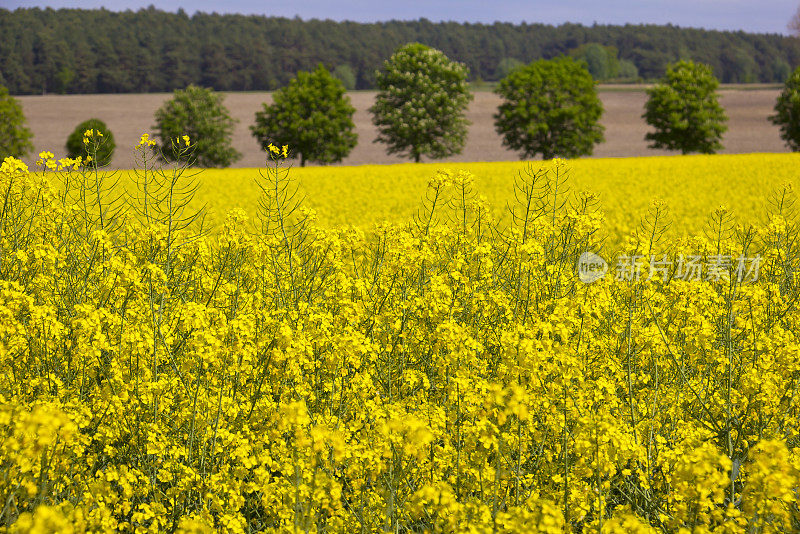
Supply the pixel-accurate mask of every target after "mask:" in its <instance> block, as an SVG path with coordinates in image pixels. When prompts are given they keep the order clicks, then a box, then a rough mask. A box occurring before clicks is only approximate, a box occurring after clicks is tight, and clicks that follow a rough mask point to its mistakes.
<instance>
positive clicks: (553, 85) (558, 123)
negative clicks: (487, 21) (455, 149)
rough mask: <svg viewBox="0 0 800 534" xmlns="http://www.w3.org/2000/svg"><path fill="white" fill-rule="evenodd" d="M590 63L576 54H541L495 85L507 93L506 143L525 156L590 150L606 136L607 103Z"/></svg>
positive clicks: (501, 116) (503, 109)
mask: <svg viewBox="0 0 800 534" xmlns="http://www.w3.org/2000/svg"><path fill="white" fill-rule="evenodd" d="M584 65H585V64H584V63H582V62H578V61H575V60H574V59H572V58H570V57H560V58H556V59H540V60H539V61H534V62H533V63H531V64H530V65H527V66H525V67H520V68H518V69H516V70H514V71H512V72H511V74H509V75H508V77H506V78H504V79H503V80H502V81H501V82H500V85H499V86H498V87H497V90H496V91H495V92H496V93H497V94H499V95H500V96H501V97H502V98H503V103H502V104H500V107H499V108H498V110H497V114H496V115H495V128H496V130H497V133H499V134H500V135H502V136H503V145H504V146H507V147H509V148H511V149H513V150H518V151H520V152H521V153H522V156H523V157H529V156H535V155H536V154H541V155H542V157H543V158H544V159H550V158H553V157H556V156H561V157H568V158H573V157H577V156H583V155H590V154H591V153H592V151H593V149H594V145H595V144H596V143H599V142H602V141H603V127H602V126H601V125H600V123H599V120H600V116H601V115H602V114H603V105H602V104H601V103H600V98H599V97H598V96H597V89H596V88H595V85H594V80H593V79H592V76H591V74H589V71H587V70H586V69H585V68H584Z"/></svg>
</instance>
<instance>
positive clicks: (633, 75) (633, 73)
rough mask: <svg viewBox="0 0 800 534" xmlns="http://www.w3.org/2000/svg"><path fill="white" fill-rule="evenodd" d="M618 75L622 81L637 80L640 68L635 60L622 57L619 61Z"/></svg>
mask: <svg viewBox="0 0 800 534" xmlns="http://www.w3.org/2000/svg"><path fill="white" fill-rule="evenodd" d="M617 77H618V78H619V79H620V80H621V81H631V82H635V81H637V80H638V79H639V69H637V68H636V65H635V64H634V63H633V61H629V60H627V59H621V60H620V61H619V72H618V73H617Z"/></svg>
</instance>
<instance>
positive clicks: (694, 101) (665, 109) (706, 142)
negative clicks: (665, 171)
mask: <svg viewBox="0 0 800 534" xmlns="http://www.w3.org/2000/svg"><path fill="white" fill-rule="evenodd" d="M718 86H719V81H717V79H716V78H715V77H714V75H713V74H712V72H711V68H710V67H709V66H708V65H703V64H701V63H694V62H692V61H678V62H677V63H675V64H673V65H670V66H669V68H668V69H667V74H666V76H664V78H662V80H661V82H660V83H658V84H656V85H655V86H653V87H651V88H650V89H648V90H647V95H648V99H647V103H646V104H645V113H644V115H643V117H644V119H645V121H647V124H649V125H650V126H652V127H653V128H655V131H654V132H648V133H647V134H646V135H645V140H647V141H652V144H651V145H650V148H666V149H668V150H680V151H681V152H682V153H684V154H688V153H690V152H700V153H702V154H713V153H715V152H716V151H717V150H720V149H722V143H721V140H722V134H723V133H725V131H726V130H727V129H728V128H727V126H726V125H725V122H726V121H727V120H728V117H727V116H726V115H725V110H723V109H722V106H720V104H719V102H718V100H717V93H716V91H717V87H718Z"/></svg>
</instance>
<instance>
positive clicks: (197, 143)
mask: <svg viewBox="0 0 800 534" xmlns="http://www.w3.org/2000/svg"><path fill="white" fill-rule="evenodd" d="M222 100H223V96H222V95H220V94H218V93H215V92H214V91H213V90H212V89H204V88H202V87H198V86H196V85H189V86H188V87H187V88H186V89H184V90H180V89H176V90H175V92H174V93H173V97H172V100H168V101H167V102H165V103H164V105H163V106H161V107H160V108H159V109H158V111H156V114H155V119H156V125H155V126H154V128H155V129H156V131H157V135H158V136H159V138H160V139H161V154H162V157H163V158H164V159H166V160H172V161H174V160H176V159H178V157H179V156H178V155H179V152H178V151H177V150H175V148H176V146H175V144H176V143H175V140H176V139H178V138H180V137H182V136H184V135H188V136H189V139H191V142H192V144H193V150H192V151H191V152H190V153H191V158H192V161H191V163H192V164H194V165H198V166H201V167H227V166H229V165H230V164H231V163H233V162H234V161H236V160H238V159H239V158H241V157H242V155H241V154H240V153H239V152H237V151H236V150H235V149H234V148H233V147H232V146H231V137H232V135H233V127H234V125H235V124H236V122H237V121H236V120H235V119H233V118H231V116H230V113H229V112H228V109H227V108H226V107H225V106H223V105H222ZM180 153H186V152H185V151H183V152H180Z"/></svg>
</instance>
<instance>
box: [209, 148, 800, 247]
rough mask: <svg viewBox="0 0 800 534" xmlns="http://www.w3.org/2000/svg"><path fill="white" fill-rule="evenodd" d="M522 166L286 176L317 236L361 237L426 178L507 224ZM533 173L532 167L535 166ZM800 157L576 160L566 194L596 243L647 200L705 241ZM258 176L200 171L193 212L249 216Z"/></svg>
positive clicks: (799, 177) (743, 218) (618, 230)
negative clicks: (471, 196)
mask: <svg viewBox="0 0 800 534" xmlns="http://www.w3.org/2000/svg"><path fill="white" fill-rule="evenodd" d="M529 165H530V164H529V163H525V162H492V163H458V164H442V163H425V164H413V163H408V164H399V165H363V166H358V167H305V168H300V167H298V168H293V169H292V170H291V174H292V177H293V179H295V180H297V182H298V183H299V186H300V194H301V195H304V196H305V201H304V205H305V206H306V207H308V208H309V209H313V210H314V212H315V215H316V217H317V222H318V223H319V224H320V225H321V226H324V227H335V226H346V225H353V226H358V227H360V228H363V229H365V230H367V229H369V228H371V227H372V226H373V225H375V224H379V223H382V222H393V223H402V222H404V221H407V220H409V219H410V218H411V217H412V216H413V215H414V214H415V213H416V211H417V209H418V208H419V200H420V198H422V196H423V195H424V194H425V190H426V188H427V184H428V180H429V178H430V177H431V176H432V175H433V174H435V173H436V172H437V171H439V170H442V169H449V170H451V171H457V170H465V171H468V172H470V173H471V174H472V175H473V176H474V189H475V192H476V194H477V195H478V196H483V197H485V199H486V201H487V204H488V206H489V207H490V208H491V210H492V213H493V215H494V216H495V217H497V218H498V219H503V220H506V219H505V218H506V217H507V214H508V213H507V209H506V206H507V204H508V203H509V202H511V201H513V200H514V195H513V183H514V178H515V177H516V176H517V175H518V174H519V173H524V172H525V170H526V169H527V167H528V166H529ZM533 165H534V169H535V166H536V165H537V164H536V163H535V162H534V163H533ZM798 167H800V155H798V154H747V155H713V156H706V155H699V156H681V157H677V156H656V157H641V158H607V159H579V160H574V161H570V162H569V172H570V176H569V180H568V182H567V183H566V184H565V185H566V187H568V188H569V190H570V191H571V192H572V193H580V192H581V191H590V192H592V193H594V194H596V195H597V198H598V200H599V202H600V204H601V208H602V212H603V214H604V219H605V221H604V224H603V227H602V229H601V232H602V233H603V235H605V236H606V237H607V238H609V239H611V241H615V242H616V241H618V238H619V236H622V235H626V234H627V233H629V232H630V231H632V230H633V229H635V228H636V226H637V225H638V224H639V221H640V219H641V217H642V216H643V215H644V214H645V213H646V212H647V209H648V208H649V205H650V203H651V202H652V201H653V200H656V199H660V200H662V201H663V202H664V203H665V205H666V206H667V207H668V209H669V212H670V217H671V221H672V225H671V228H670V229H669V231H668V235H669V236H673V237H683V236H688V235H693V234H698V233H701V232H702V231H703V227H704V225H705V222H706V219H707V217H708V216H709V215H710V214H711V212H712V211H713V210H714V209H716V208H717V207H718V206H719V205H725V206H726V207H727V208H728V209H729V210H730V211H731V213H732V214H734V215H735V217H736V219H737V221H739V222H742V223H745V222H750V223H754V222H756V221H759V220H763V218H764V217H765V215H766V211H765V206H766V204H765V202H766V200H767V198H768V196H769V194H770V193H771V192H772V191H774V190H775V189H776V188H779V187H781V186H782V185H783V184H784V183H790V184H792V185H793V186H795V187H800V173H798V172H797V170H796V169H797V168H798ZM257 175H258V170H257V169H224V170H221V169H208V170H205V171H203V174H202V185H201V187H200V189H199V190H198V194H197V200H198V205H201V204H205V205H207V206H208V211H209V215H210V216H211V217H213V218H214V219H215V220H217V221H218V222H221V221H222V219H223V217H224V215H225V214H226V213H227V212H228V211H229V210H230V209H232V208H234V207H238V208H242V209H244V210H245V211H246V212H247V213H248V214H250V215H253V214H254V213H255V210H256V207H257V205H258V198H259V193H260V191H259V190H258V187H257V186H256V185H255V182H254V180H253V177H254V176H257Z"/></svg>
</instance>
